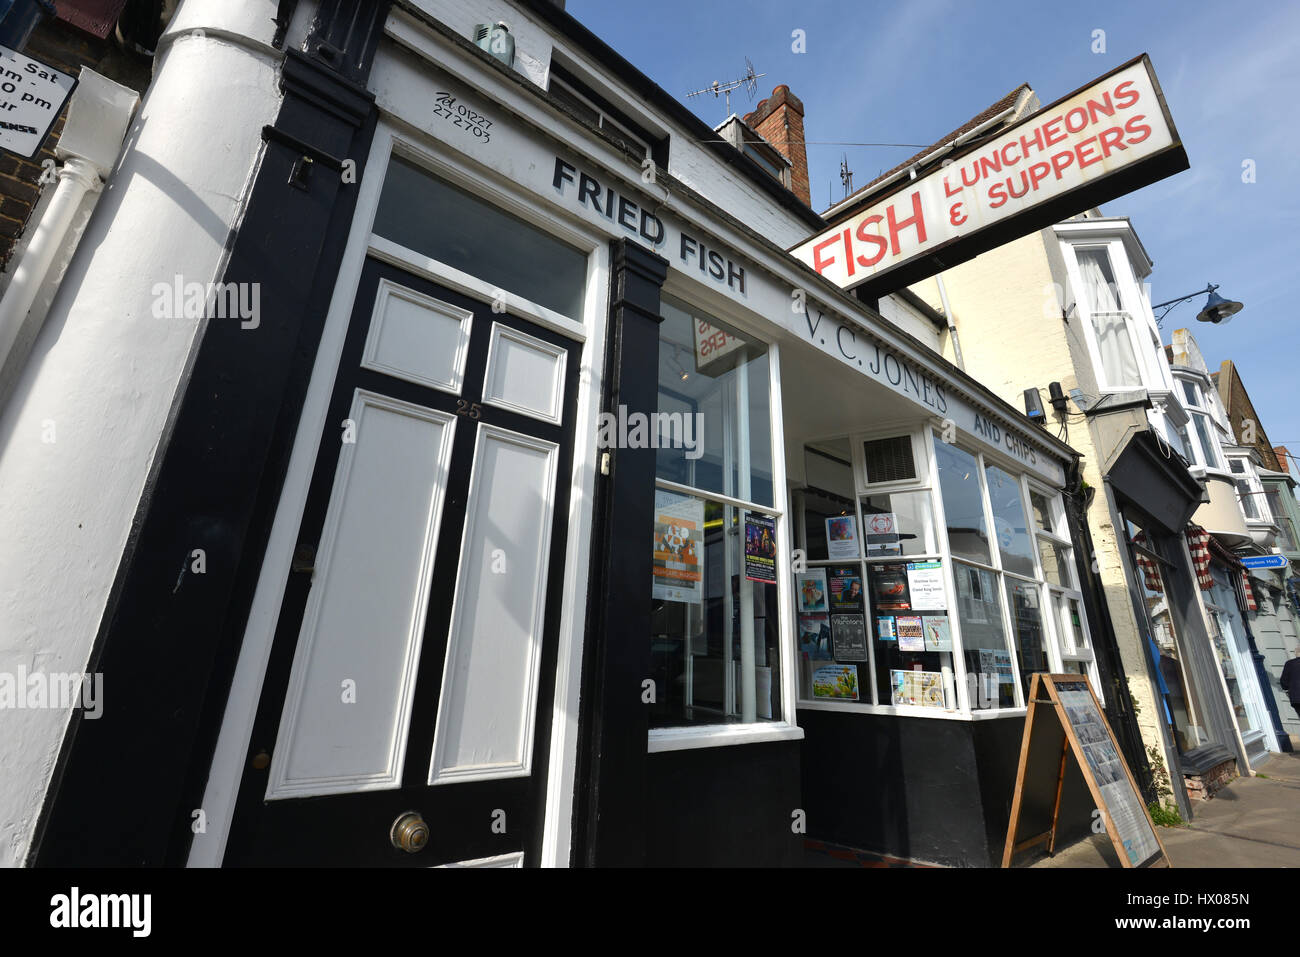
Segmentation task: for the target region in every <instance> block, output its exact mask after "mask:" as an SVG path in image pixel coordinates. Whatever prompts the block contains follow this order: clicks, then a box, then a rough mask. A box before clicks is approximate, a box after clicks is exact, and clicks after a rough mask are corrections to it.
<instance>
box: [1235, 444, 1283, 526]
mask: <svg viewBox="0 0 1300 957" xmlns="http://www.w3.org/2000/svg"><path fill="white" fill-rule="evenodd" d="M1224 457H1225V458H1226V459H1227V462H1228V474H1229V475H1231V476H1232V488H1233V491H1235V492H1236V493H1237V502H1238V503H1239V504H1240V506H1241V514H1242V517H1243V518H1245V519H1246V521H1247V522H1250V523H1252V524H1257V525H1274V524H1276V523H1275V522H1274V521H1273V509H1272V507H1271V506H1270V505H1269V504H1268V496H1267V495H1265V494H1264V483H1263V482H1261V481H1260V478H1259V472H1258V471H1256V469H1255V463H1254V462H1253V461H1252V460H1251V457H1250V456H1249V455H1233V454H1231V453H1225V455H1224ZM1234 462H1240V463H1241V471H1240V472H1234V471H1233V469H1232V465H1233V463H1234ZM1238 482H1245V483H1246V489H1247V491H1246V492H1244V493H1243V492H1242V491H1241V489H1240V488H1238V487H1237V483H1238ZM1248 496H1249V498H1250V504H1251V505H1253V506H1254V508H1255V512H1256V514H1255V516H1254V517H1252V516H1251V515H1250V513H1249V512H1247V511H1246V507H1247V505H1246V499H1247V497H1248Z"/></svg>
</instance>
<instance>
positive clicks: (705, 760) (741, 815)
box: [645, 741, 804, 867]
mask: <svg viewBox="0 0 1300 957" xmlns="http://www.w3.org/2000/svg"><path fill="white" fill-rule="evenodd" d="M799 745H800V742H798V741H770V742H765V743H763V744H741V745H733V746H731V747H725V748H691V749H689V750H685V751H662V752H659V753H657V754H652V755H650V756H649V761H648V764H649V778H648V782H647V795H648V799H647V801H646V814H647V817H646V843H647V850H646V860H645V863H646V864H648V865H650V866H653V867H798V866H799V865H800V864H801V863H802V861H803V853H804V852H803V839H804V835H803V834H802V833H796V831H795V825H796V824H797V823H798V818H797V817H796V816H795V812H796V811H798V810H800V809H801V808H802V807H803V804H802V799H801V798H800V794H799Z"/></svg>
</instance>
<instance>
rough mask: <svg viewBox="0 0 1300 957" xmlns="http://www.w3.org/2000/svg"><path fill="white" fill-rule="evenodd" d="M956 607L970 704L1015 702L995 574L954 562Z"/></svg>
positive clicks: (991, 705)
mask: <svg viewBox="0 0 1300 957" xmlns="http://www.w3.org/2000/svg"><path fill="white" fill-rule="evenodd" d="M953 571H954V572H955V573H956V577H957V608H958V614H959V615H960V620H961V643H962V650H963V653H964V654H965V656H966V672H967V674H968V675H970V676H971V677H970V678H968V680H969V682H970V684H971V689H970V690H971V696H970V701H971V708H972V709H975V710H980V709H987V708H1011V707H1014V706H1015V703H1016V699H1015V690H1014V686H1015V680H1016V679H1015V675H1014V674H1013V673H1012V670H1011V652H1010V651H1009V649H1008V647H1007V634H1006V630H1005V629H1004V628H1003V625H1002V597H1001V592H1000V589H999V588H998V587H997V581H996V576H995V575H994V574H993V573H992V572H988V571H986V570H984V569H983V568H974V567H972V566H970V565H966V564H963V563H962V562H957V564H956V567H955V568H954V569H953Z"/></svg>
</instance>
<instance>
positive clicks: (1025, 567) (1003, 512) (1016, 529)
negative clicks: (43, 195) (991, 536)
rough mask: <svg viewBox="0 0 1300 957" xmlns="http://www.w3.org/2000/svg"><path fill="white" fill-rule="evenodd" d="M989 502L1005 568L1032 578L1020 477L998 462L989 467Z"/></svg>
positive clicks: (1030, 554) (1029, 545) (1032, 566)
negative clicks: (1002, 467)
mask: <svg viewBox="0 0 1300 957" xmlns="http://www.w3.org/2000/svg"><path fill="white" fill-rule="evenodd" d="M986 477H987V481H988V488H989V502H990V503H992V506H993V528H994V531H995V533H996V536H997V542H998V552H999V554H1000V555H1001V557H1002V568H1003V570H1004V571H1009V572H1015V573H1016V574H1017V575H1024V576H1026V577H1031V578H1032V577H1033V575H1034V552H1033V542H1032V541H1031V539H1030V537H1029V529H1028V523H1027V521H1026V519H1025V502H1024V492H1023V491H1022V490H1021V487H1020V480H1019V479H1016V478H1013V477H1012V476H1011V475H1009V474H1008V473H1006V472H1004V471H1003V470H1002V469H1000V468H998V467H997V466H995V465H990V466H988V468H987V469H986Z"/></svg>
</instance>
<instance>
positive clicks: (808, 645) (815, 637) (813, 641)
mask: <svg viewBox="0 0 1300 957" xmlns="http://www.w3.org/2000/svg"><path fill="white" fill-rule="evenodd" d="M799 650H800V651H801V652H804V653H805V654H807V655H808V657H809V658H811V659H814V660H816V659H824V660H826V661H830V660H831V621H830V616H829V615H800V616H799Z"/></svg>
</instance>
